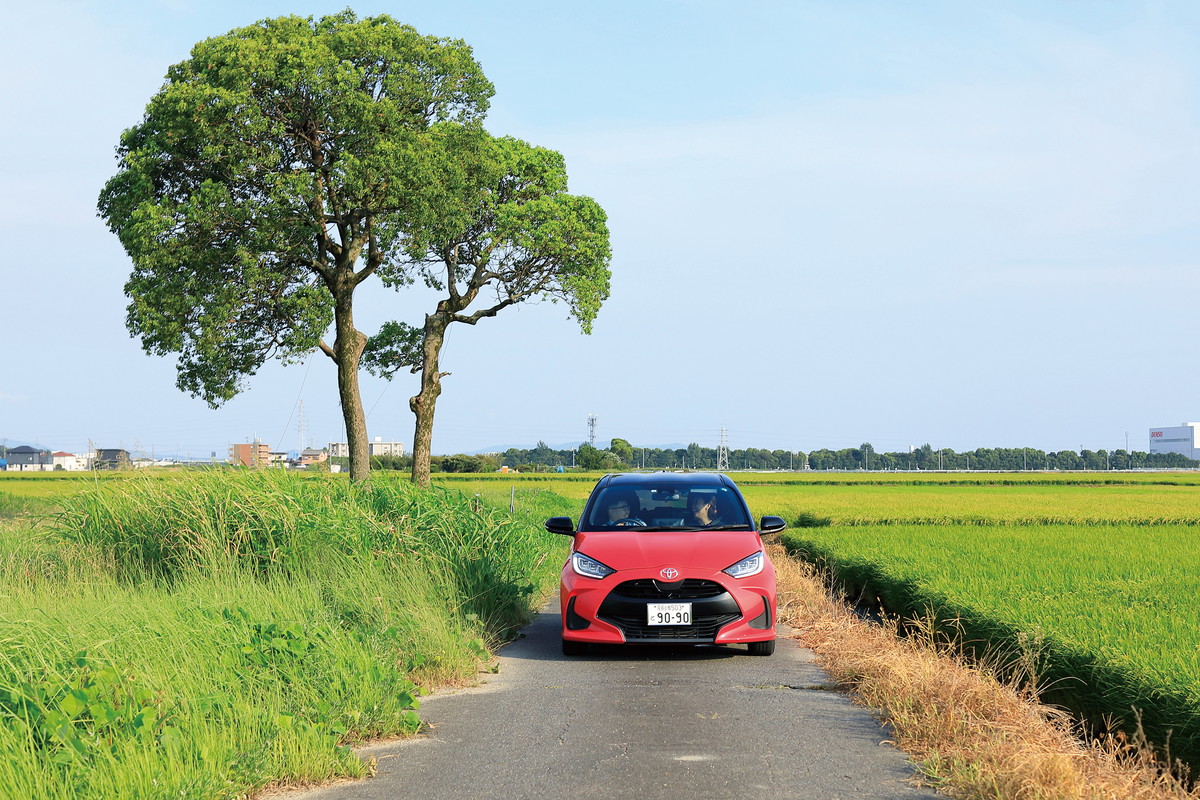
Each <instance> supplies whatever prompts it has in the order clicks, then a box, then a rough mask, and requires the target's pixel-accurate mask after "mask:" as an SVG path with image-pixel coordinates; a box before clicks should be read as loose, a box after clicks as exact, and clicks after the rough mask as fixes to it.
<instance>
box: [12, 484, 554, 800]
mask: <svg viewBox="0 0 1200 800" xmlns="http://www.w3.org/2000/svg"><path fill="white" fill-rule="evenodd" d="M63 487H70V488H69V489H67V488H63ZM76 490H78V491H76ZM72 492H75V493H72ZM540 502H541V503H542V506H541V507H540V508H539V510H538V512H537V516H548V515H550V514H553V513H556V512H558V511H559V508H560V507H561V501H556V500H555V498H554V497H553V496H552V495H548V494H543V495H542V496H541V498H540ZM474 505H475V504H474V503H472V502H471V501H470V500H469V499H467V498H465V497H462V496H461V495H459V494H458V493H457V492H454V491H446V490H441V489H434V490H432V491H419V490H416V489H414V488H412V487H411V486H410V485H409V484H408V483H407V482H406V481H404V480H397V479H390V478H388V477H386V476H378V477H377V478H376V479H375V480H373V481H372V483H371V486H370V487H368V488H363V489H360V488H357V487H351V486H350V485H349V484H348V482H347V481H345V480H344V479H340V480H339V479H338V478H317V479H312V478H308V479H305V478H299V477H296V476H287V475H282V474H262V473H257V474H256V473H230V472H221V473H214V474H207V475H167V476H161V475H158V476H150V475H147V476H132V477H130V476H123V477H120V478H116V479H105V480H99V481H97V480H89V479H85V480H83V481H79V480H78V479H75V480H73V481H68V480H65V479H59V480H51V481H41V482H38V481H32V480H26V479H18V480H14V481H9V480H7V479H5V480H0V641H3V643H4V646H3V648H2V650H0V797H3V798H29V797H38V798H49V799H57V798H63V799H64V800H65V799H66V798H83V797H87V798H130V797H139V798H157V797H161V798H168V797H170V798H198V799H200V798H203V799H204V800H210V799H211V798H224V797H239V796H244V795H245V793H246V792H248V791H252V790H253V789H255V788H257V787H260V786H263V785H264V784H267V783H271V782H275V783H285V784H286V783H303V782H308V781H317V780H323V779H326V778H329V777H333V776H355V775H363V774H365V773H366V772H368V771H369V769H370V767H369V765H366V764H364V763H362V762H361V761H360V760H359V759H358V758H357V757H356V756H355V755H354V754H353V753H352V752H351V751H350V749H349V747H348V745H350V744H353V743H355V742H357V741H360V740H363V739H367V738H374V737H381V736H393V735H404V734H408V733H411V732H413V731H414V730H416V729H417V727H418V726H419V720H418V717H417V707H418V704H419V699H418V698H419V695H420V693H421V689H419V688H418V687H426V686H436V685H444V684H446V683H454V682H462V681H470V680H472V679H473V676H474V675H475V674H476V673H477V672H478V669H479V667H480V664H481V662H484V661H486V659H487V658H488V649H487V648H488V647H489V646H490V645H492V644H494V643H496V642H498V641H501V640H502V639H503V638H504V637H505V636H507V635H508V634H509V633H510V632H511V631H512V630H513V629H515V627H516V626H519V625H520V624H522V622H523V621H524V620H525V619H526V617H527V615H528V613H529V610H530V606H531V603H533V602H536V600H537V598H538V597H539V596H540V595H541V594H543V593H544V592H545V591H546V590H547V589H548V588H549V587H551V586H553V584H554V579H555V576H556V574H557V570H558V567H559V566H560V563H561V552H560V551H561V550H562V549H563V548H564V547H565V544H566V543H565V540H563V539H562V537H553V536H551V535H549V534H546V533H545V532H544V531H542V530H540V520H539V524H538V525H533V524H530V523H527V522H525V521H523V520H521V519H514V518H510V517H509V516H508V515H507V514H503V513H498V512H495V511H491V510H488V509H487V508H483V509H481V510H475V509H473V508H472V506H474ZM31 511H32V512H35V513H36V512H39V511H41V512H43V514H42V517H41V518H40V519H36V518H33V517H30V516H29V512H31ZM564 513H565V512H564Z"/></svg>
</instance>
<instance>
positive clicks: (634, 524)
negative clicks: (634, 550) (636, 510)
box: [612, 517, 646, 528]
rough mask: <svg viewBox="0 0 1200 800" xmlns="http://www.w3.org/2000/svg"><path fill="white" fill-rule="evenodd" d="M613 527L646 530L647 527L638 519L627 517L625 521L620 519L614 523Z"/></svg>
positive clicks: (643, 521)
mask: <svg viewBox="0 0 1200 800" xmlns="http://www.w3.org/2000/svg"><path fill="white" fill-rule="evenodd" d="M612 526H613V527H614V528H644V527H646V522H645V520H640V519H638V518H637V517H625V519H619V520H617V521H616V522H614V523H613V524H612Z"/></svg>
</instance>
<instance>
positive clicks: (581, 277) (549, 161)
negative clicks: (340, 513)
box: [364, 137, 610, 483]
mask: <svg viewBox="0 0 1200 800" xmlns="http://www.w3.org/2000/svg"><path fill="white" fill-rule="evenodd" d="M481 152H482V153H483V157H481V158H480V159H479V160H478V161H476V162H474V163H475V164H477V165H480V167H481V169H480V171H479V172H478V173H477V175H476V177H475V180H474V181H472V182H470V183H468V184H466V186H467V188H468V190H469V192H470V195H469V196H466V197H464V198H463V205H464V206H468V207H469V208H470V209H471V210H470V213H469V215H467V216H465V217H461V218H460V217H455V218H449V217H447V218H443V219H440V220H438V221H437V222H436V223H435V224H434V225H432V226H430V227H428V228H427V229H425V230H424V231H422V233H421V239H420V241H419V244H420V245H421V247H422V248H423V249H421V250H418V249H417V248H416V247H415V246H414V247H410V249H409V257H410V261H409V263H408V264H407V265H406V268H405V269H402V270H398V271H397V272H395V273H393V274H391V275H389V276H388V277H387V278H386V280H389V281H392V282H401V281H405V280H409V281H411V280H418V279H419V280H421V281H423V282H424V283H425V284H426V285H427V286H430V287H432V288H434V289H436V290H438V291H439V292H441V293H442V297H441V299H440V300H439V301H438V302H437V305H436V308H435V309H433V310H432V311H431V312H430V313H428V314H426V316H425V320H424V325H423V326H421V327H420V328H418V327H416V326H414V325H410V324H408V323H405V322H401V321H396V322H391V323H388V324H386V325H384V327H383V328H382V330H381V331H380V334H379V335H378V336H376V337H374V338H373V339H372V340H371V341H370V342H369V344H368V346H367V351H366V353H365V356H364V363H365V364H366V366H367V368H368V369H371V370H373V371H375V372H377V373H378V374H381V375H385V376H388V377H390V376H392V375H393V374H395V372H396V371H398V370H400V369H404V368H408V369H409V370H410V371H411V372H414V373H416V372H419V373H420V375H421V390H420V392H419V393H418V394H417V395H416V396H414V397H413V398H412V399H411V400H410V401H409V405H410V407H411V408H412V410H413V413H414V414H415V415H416V424H415V430H414V434H413V465H412V476H413V480H415V481H417V482H420V483H428V482H429V473H430V456H431V443H432V433H433V416H434V409H435V405H436V402H437V398H438V396H439V395H440V394H441V380H442V378H443V377H445V375H446V373H443V372H441V371H440V367H439V359H440V355H441V349H442V345H443V342H444V340H445V333H446V329H447V327H448V326H449V325H451V324H452V323H455V322H460V323H466V324H469V325H474V324H476V323H478V322H479V321H481V320H483V319H486V318H488V317H493V316H495V315H496V314H497V313H499V312H500V311H501V310H502V309H504V308H506V307H508V306H510V305H513V304H515V303H521V302H525V301H529V300H536V299H547V300H550V301H553V302H562V303H564V304H565V305H566V307H567V310H568V312H569V314H570V315H571V316H572V317H573V318H574V319H575V320H576V321H578V323H579V325H580V327H581V328H582V329H583V331H584V332H585V333H586V332H590V331H591V326H592V321H593V320H594V319H595V317H596V313H597V312H598V311H599V310H600V306H601V304H602V303H603V302H604V300H605V299H606V298H607V297H608V290H609V270H608V264H609V260H610V249H609V235H608V225H607V220H606V216H605V214H604V210H603V209H602V208H601V207H600V204H599V203H597V202H596V201H595V200H593V199H591V198H590V197H579V196H575V195H571V194H569V193H568V192H567V173H566V167H565V165H564V162H563V158H562V156H561V155H560V154H559V153H557V152H555V151H553V150H547V149H545V148H541V147H534V146H531V145H529V144H527V143H526V142H523V141H520V140H519V139H513V138H508V137H502V138H492V139H489V140H487V141H486V142H485V143H484V144H483V145H482V147H481Z"/></svg>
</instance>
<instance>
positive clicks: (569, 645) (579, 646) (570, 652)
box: [562, 639, 588, 656]
mask: <svg viewBox="0 0 1200 800" xmlns="http://www.w3.org/2000/svg"><path fill="white" fill-rule="evenodd" d="M587 649H588V646H587V642H574V641H571V640H570V639H563V640H562V653H563V655H564V656H583V655H587Z"/></svg>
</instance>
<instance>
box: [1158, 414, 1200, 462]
mask: <svg viewBox="0 0 1200 800" xmlns="http://www.w3.org/2000/svg"><path fill="white" fill-rule="evenodd" d="M1150 453H1151V455H1153V454H1154V453H1178V454H1179V455H1181V456H1185V457H1187V458H1194V459H1200V422H1185V423H1183V424H1182V425H1180V426H1179V427H1178V428H1151V429H1150Z"/></svg>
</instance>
